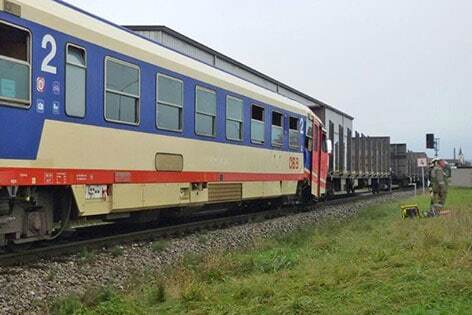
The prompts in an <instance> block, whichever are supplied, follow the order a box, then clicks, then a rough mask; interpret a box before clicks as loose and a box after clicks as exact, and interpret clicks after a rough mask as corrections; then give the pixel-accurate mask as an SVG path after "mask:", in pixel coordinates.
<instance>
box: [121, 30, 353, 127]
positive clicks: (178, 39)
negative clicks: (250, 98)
mask: <svg viewBox="0 0 472 315" xmlns="http://www.w3.org/2000/svg"><path fill="white" fill-rule="evenodd" d="M124 27H126V28H128V29H130V30H132V31H134V32H136V33H138V34H140V35H142V36H145V37H147V38H149V39H151V40H154V41H156V42H158V43H160V44H162V45H164V46H168V47H169V48H172V49H174V50H177V51H179V52H180V53H182V54H185V55H188V56H190V57H192V58H194V59H197V60H199V61H201V62H203V63H206V64H208V65H211V66H213V67H215V68H218V69H221V70H223V71H226V72H228V73H231V74H233V75H235V76H238V77H240V78H242V79H245V80H246V81H249V82H252V83H254V84H256V85H258V86H261V87H263V88H265V89H268V90H271V91H273V92H276V93H279V94H280V95H283V96H285V97H288V98H290V99H293V100H295V101H297V102H300V103H302V104H304V105H306V106H308V107H310V108H314V107H324V108H326V109H328V110H331V111H334V112H336V113H338V114H340V115H342V116H344V117H346V118H348V119H354V118H353V117H352V116H350V115H348V114H346V113H344V112H342V111H340V110H338V109H337V108H334V107H332V106H330V105H328V104H326V103H324V102H322V101H320V100H318V99H316V98H314V97H311V96H309V95H307V94H305V93H303V92H300V91H299V90H297V89H294V88H292V87H290V86H288V85H286V84H284V83H282V82H280V81H278V80H276V79H273V78H271V77H269V76H267V75H265V74H263V73H261V72H259V71H257V70H255V69H253V68H251V67H248V66H246V65H245V64H243V63H241V62H239V61H237V60H235V59H233V58H230V57H228V56H226V55H224V54H222V53H219V52H218V51H216V50H214V49H212V48H210V47H208V46H205V45H203V44H202V43H200V42H197V41H195V40H193V39H191V38H189V37H187V36H185V35H183V34H181V33H179V32H177V31H175V30H173V29H171V28H168V27H167V26H162V25H128V26H124Z"/></svg>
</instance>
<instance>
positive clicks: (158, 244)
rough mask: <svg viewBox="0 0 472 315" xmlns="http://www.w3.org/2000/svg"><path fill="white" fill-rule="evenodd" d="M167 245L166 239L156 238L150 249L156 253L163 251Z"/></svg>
mask: <svg viewBox="0 0 472 315" xmlns="http://www.w3.org/2000/svg"><path fill="white" fill-rule="evenodd" d="M168 246H169V241H168V240H163V239H162V240H157V241H154V242H152V243H151V250H152V251H153V252H156V253H160V252H163V251H164V250H165V249H166V248H167V247H168Z"/></svg>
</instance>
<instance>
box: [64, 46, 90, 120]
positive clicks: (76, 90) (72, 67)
mask: <svg viewBox="0 0 472 315" xmlns="http://www.w3.org/2000/svg"><path fill="white" fill-rule="evenodd" d="M86 76H87V57H86V52H85V49H83V48H80V47H77V46H73V45H67V57H66V106H65V107H66V114H67V115H69V116H72V117H79V118H83V117H85V102H86V94H85V87H86Z"/></svg>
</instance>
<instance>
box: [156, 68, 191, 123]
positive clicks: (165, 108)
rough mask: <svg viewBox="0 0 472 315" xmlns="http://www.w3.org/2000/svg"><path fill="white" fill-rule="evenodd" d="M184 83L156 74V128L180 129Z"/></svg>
mask: <svg viewBox="0 0 472 315" xmlns="http://www.w3.org/2000/svg"><path fill="white" fill-rule="evenodd" d="M183 106H184V83H183V82H182V81H181V80H178V79H175V78H172V77H169V76H166V75H162V74H158V75H157V113H156V115H157V119H156V123H157V128H160V129H166V130H173V131H182V125H183Z"/></svg>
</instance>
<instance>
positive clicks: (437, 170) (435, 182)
mask: <svg viewBox="0 0 472 315" xmlns="http://www.w3.org/2000/svg"><path fill="white" fill-rule="evenodd" d="M442 163H443V162H442V161H441V160H439V159H434V160H433V165H434V166H433V169H432V170H431V186H432V187H431V188H432V190H433V194H432V200H431V204H432V207H431V210H432V214H433V215H438V214H439V212H440V211H441V210H442V209H443V208H444V205H445V204H446V196H447V188H448V187H447V186H448V183H447V180H448V178H447V175H446V173H445V172H444V169H443V167H441V164H442Z"/></svg>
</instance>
